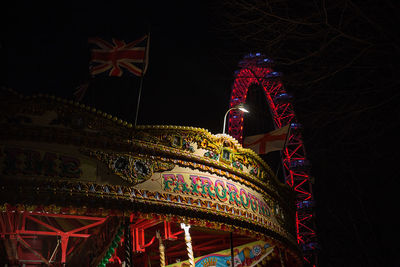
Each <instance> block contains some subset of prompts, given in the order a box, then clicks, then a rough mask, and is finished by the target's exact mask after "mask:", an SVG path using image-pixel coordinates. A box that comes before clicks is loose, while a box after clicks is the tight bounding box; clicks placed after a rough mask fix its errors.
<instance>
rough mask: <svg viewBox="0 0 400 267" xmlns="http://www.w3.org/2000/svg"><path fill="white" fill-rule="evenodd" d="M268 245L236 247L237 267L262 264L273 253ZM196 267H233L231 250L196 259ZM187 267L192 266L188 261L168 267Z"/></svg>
mask: <svg viewBox="0 0 400 267" xmlns="http://www.w3.org/2000/svg"><path fill="white" fill-rule="evenodd" d="M273 250H274V249H273V247H271V246H270V245H269V244H268V243H266V242H264V241H255V242H252V243H248V244H245V245H241V246H238V247H235V248H234V249H233V252H234V261H235V265H234V266H235V267H250V266H255V265H256V264H257V263H259V262H261V261H262V260H263V259H264V258H265V257H266V256H268V255H269V254H270V253H272V251H273ZM194 262H195V267H226V266H231V250H230V249H226V250H222V251H218V252H216V253H212V254H208V255H204V256H201V257H198V258H195V259H194ZM184 266H185V267H186V266H190V265H189V262H188V261H183V262H177V263H173V264H170V265H167V267H184Z"/></svg>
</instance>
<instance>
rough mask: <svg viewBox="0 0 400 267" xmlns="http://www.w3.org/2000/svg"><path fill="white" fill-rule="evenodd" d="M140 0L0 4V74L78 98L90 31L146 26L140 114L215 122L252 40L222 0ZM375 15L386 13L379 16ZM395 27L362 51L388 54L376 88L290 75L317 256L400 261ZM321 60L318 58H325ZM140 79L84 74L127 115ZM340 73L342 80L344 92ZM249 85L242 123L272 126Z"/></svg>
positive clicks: (339, 261) (141, 120)
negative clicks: (302, 82) (389, 45)
mask: <svg viewBox="0 0 400 267" xmlns="http://www.w3.org/2000/svg"><path fill="white" fill-rule="evenodd" d="M135 2H136V1H135ZM146 3H147V4H143V3H131V4H130V5H129V6H124V5H122V4H116V3H114V2H108V3H104V2H101V1H99V2H93V3H92V4H91V5H89V4H86V6H82V5H81V4H79V5H77V4H74V3H73V2H68V3H67V2H65V3H59V2H53V4H52V5H44V4H38V3H37V2H30V3H21V2H18V4H10V5H8V7H7V8H5V10H3V14H6V15H5V17H4V18H3V19H4V20H3V23H2V27H3V31H2V40H1V56H2V64H3V72H2V81H1V85H2V86H5V87H8V88H12V89H14V90H15V91H17V92H20V93H23V94H25V95H32V94H37V93H48V94H52V95H56V96H60V97H63V98H67V99H73V92H74V90H75V88H76V87H77V86H79V85H80V84H82V83H84V82H86V81H88V79H89V73H88V61H89V57H90V53H89V47H88V43H87V39H88V37H100V38H112V37H114V38H117V39H122V40H126V41H133V40H135V39H137V38H139V37H141V36H143V35H144V34H146V33H147V32H148V31H150V34H151V41H150V62H149V67H148V72H147V73H146V75H145V78H144V83H143V91H142V98H141V103H140V111H139V116H138V124H141V125H159V124H162V125H181V126H194V127H200V128H205V129H208V130H209V131H210V132H211V133H213V134H217V133H221V132H222V125H223V117H224V114H225V112H226V110H227V109H228V105H229V102H228V101H229V97H230V93H231V86H232V83H233V74H234V71H235V70H236V69H238V66H237V63H238V62H239V60H240V59H241V58H242V57H243V56H244V55H245V54H247V53H249V52H256V51H255V48H254V47H251V46H244V45H243V43H240V42H239V41H237V40H235V39H234V38H231V37H226V36H225V35H224V34H222V33H221V31H223V30H221V24H220V21H221V20H223V18H222V17H223V16H222V15H221V16H220V15H219V14H220V13H223V10H218V9H216V7H214V6H212V5H206V4H203V2H201V1H199V2H192V1H185V2H184V1H182V2H174V1H172V2H170V1H169V2H167V3H166V2H161V1H160V3H159V2H158V1H152V2H151V3H148V2H146ZM204 3H205V2H204ZM388 3H389V1H388ZM393 8H395V6H394V7H393ZM396 8H398V7H396ZM376 13H379V12H376ZM356 15H359V14H355V16H356ZM379 20H383V21H384V22H385V23H383V24H385V25H388V24H390V25H392V24H391V23H392V22H387V23H386V21H385V18H384V16H381V17H379ZM387 20H388V21H389V18H388V19H387ZM393 38H394V39H393V40H392V41H393V47H397V48H394V51H396V52H397V54H393V55H392V56H390V55H389V56H387V57H383V58H382V57H381V58H379V59H376V58H371V59H366V62H367V61H368V62H370V63H374V62H375V61H376V62H377V64H382V66H383V67H382V70H383V71H382V72H381V73H380V74H379V75H377V74H376V73H373V74H368V73H367V72H366V73H365V75H366V78H365V79H368V78H370V77H371V76H373V79H372V78H371V83H372V84H373V85H374V88H375V90H374V91H373V93H370V94H365V92H364V91H363V90H362V89H363V88H361V86H359V87H357V86H350V85H349V84H351V83H352V77H354V75H355V74H354V73H351V72H347V73H346V74H343V75H342V76H333V77H332V78H331V79H332V81H331V83H330V85H332V87H329V91H328V90H325V91H324V88H320V89H317V90H315V91H313V92H310V91H305V90H301V89H299V88H296V87H294V86H288V87H287V91H288V92H290V93H292V94H293V95H294V96H295V100H294V106H295V110H296V113H297V116H298V119H299V121H300V123H302V124H303V125H304V140H305V143H306V149H307V155H308V158H309V159H310V161H311V163H312V171H311V172H312V174H313V176H314V177H315V185H314V190H315V191H314V194H315V199H316V203H317V207H316V224H317V230H318V237H319V243H320V246H321V252H320V266H400V260H399V256H398V253H397V250H398V248H399V245H398V233H399V229H398V222H397V219H396V215H397V211H398V210H399V209H398V206H397V205H398V202H399V201H398V195H399V194H398V192H397V188H398V186H399V181H398V180H399V179H400V175H399V171H398V169H397V165H398V162H399V157H398V152H397V150H396V146H398V142H397V140H398V137H397V135H398V134H397V131H398V130H397V128H398V122H399V114H400V113H399V111H398V110H397V106H398V104H399V93H398V88H399V87H398V79H399V76H398V74H399V72H398V69H399V68H398V64H397V63H398V62H399V61H398V60H397V59H398V56H399V54H398V53H399V49H398V47H399V42H398V37H393ZM379 49H381V50H383V49H385V48H383V47H376V51H380V50H379ZM396 58H397V59H396ZM319 64H321V67H324V65H323V64H324V62H320V63H319ZM360 64H361V63H360ZM366 65H367V64H365V66H366ZM363 66H364V65H360V69H362V67H363ZM288 68H289V67H288ZM277 70H278V71H281V70H280V69H277ZM289 71H290V69H289ZM292 71H293V70H292ZM368 75H369V76H368ZM336 77H337V78H336ZM305 79H306V77H305ZM139 82H140V79H139V78H138V77H132V76H124V77H122V78H109V79H94V80H90V85H89V88H88V92H87V95H86V96H85V99H84V102H85V103H87V104H89V105H91V106H95V107H96V108H98V109H100V110H103V111H105V112H107V113H110V114H113V115H117V116H118V117H120V118H122V119H124V120H128V121H130V122H132V123H133V121H134V117H135V110H136V102H137V94H138V88H139ZM393 83H395V84H397V85H396V86H392V84H393ZM333 85H335V86H336V87H335V86H333ZM346 85H349V87H348V91H347V92H346V93H343V92H344V91H343V90H342V88H344V87H346ZM335 88H337V91H336V89H335ZM376 88H378V89H376ZM394 88H395V89H394ZM251 94H252V96H251V97H250V96H249V97H250V102H251V103H249V104H253V109H252V107H251V105H249V109H250V110H251V113H250V114H249V115H247V116H248V117H245V120H246V118H247V120H248V121H249V123H247V124H245V126H246V127H247V128H248V129H247V130H246V129H245V131H247V132H248V133H251V134H256V133H257V132H255V131H265V130H270V128H271V121H270V120H271V118H270V117H269V112H267V111H266V110H267V107H266V106H264V107H263V106H262V105H265V103H263V102H262V101H263V100H260V99H262V94H260V93H259V92H258V93H257V89H254V90H252V91H251ZM260 101H261V102H260ZM351 101H354V106H357V105H360V108H359V109H358V111H357V112H358V113H357V112H354V111H349V112H348V113H346V112H345V111H344V112H338V110H339V109H340V108H341V103H344V102H351ZM339 111H340V110H339ZM336 114H337V115H336ZM316 118H318V119H316ZM320 118H326V119H320ZM250 122H251V123H250ZM257 122H259V123H257ZM254 129H257V130H254ZM258 133H261V132H258ZM272 165H274V166H272ZM271 167H272V168H274V167H275V163H271Z"/></svg>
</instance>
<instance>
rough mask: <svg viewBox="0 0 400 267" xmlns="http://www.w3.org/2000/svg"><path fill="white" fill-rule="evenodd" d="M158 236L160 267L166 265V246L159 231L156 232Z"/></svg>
mask: <svg viewBox="0 0 400 267" xmlns="http://www.w3.org/2000/svg"><path fill="white" fill-rule="evenodd" d="M156 236H157V238H158V241H159V245H158V248H159V250H160V267H165V246H164V244H163V242H162V238H161V235H160V232H159V231H157V232H156Z"/></svg>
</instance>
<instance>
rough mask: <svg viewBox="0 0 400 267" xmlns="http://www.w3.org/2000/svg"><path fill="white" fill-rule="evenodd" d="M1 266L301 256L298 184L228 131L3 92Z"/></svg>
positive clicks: (199, 265) (260, 260)
mask: <svg viewBox="0 0 400 267" xmlns="http://www.w3.org/2000/svg"><path fill="white" fill-rule="evenodd" d="M0 110H1V112H0V124H1V127H0V264H2V266H108V267H111V266H126V267H128V266H145V267H150V266H168V267H183V266H190V267H203V266H204V267H206V266H208V267H211V266H221V267H222V266H240V267H245V266H285V267H290V266H301V265H302V255H301V252H300V250H299V248H298V245H297V241H296V229H295V205H294V197H295V196H294V193H293V192H292V189H290V188H289V187H288V186H287V185H284V184H282V183H280V182H279V181H278V179H277V178H276V176H275V175H274V173H273V172H272V171H271V169H270V168H269V166H268V165H267V164H266V163H265V162H264V161H263V160H262V159H261V158H260V157H259V156H258V155H256V154H255V153H254V152H253V151H252V150H249V149H245V148H243V147H242V146H241V145H240V144H239V143H238V142H237V141H236V139H234V138H232V137H231V136H229V135H225V134H217V135H213V134H211V133H209V132H208V131H207V130H204V129H200V128H193V127H181V126H137V127H134V126H133V125H132V124H130V123H128V122H126V121H122V120H120V119H118V118H116V117H114V116H112V115H110V114H107V113H104V112H102V111H99V110H96V109H95V108H93V107H89V106H86V105H83V104H80V103H77V102H73V101H68V100H64V99H60V98H57V97H54V96H47V95H37V96H30V97H27V96H22V95H19V94H17V93H15V92H13V91H11V90H3V91H1V92H0Z"/></svg>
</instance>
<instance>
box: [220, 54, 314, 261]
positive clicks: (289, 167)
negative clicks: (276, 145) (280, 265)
mask: <svg viewBox="0 0 400 267" xmlns="http://www.w3.org/2000/svg"><path fill="white" fill-rule="evenodd" d="M272 63H273V62H272V60H270V59H268V58H266V57H265V56H264V55H262V54H261V53H255V54H248V55H246V56H245V57H244V58H243V60H241V61H240V62H239V67H240V69H239V70H238V71H236V72H235V77H234V79H235V80H234V84H233V88H232V94H231V98H230V108H232V107H235V106H236V105H238V104H240V103H245V102H246V97H247V93H248V89H249V87H250V86H252V85H254V84H255V85H257V86H259V87H261V88H262V89H263V90H264V93H265V97H266V100H267V103H268V106H269V111H270V113H271V116H272V118H273V124H274V127H275V129H278V128H281V127H283V126H286V125H288V124H289V125H290V131H289V137H288V139H287V143H286V147H285V148H284V150H283V151H282V152H281V160H282V165H283V173H284V178H285V183H286V184H288V185H289V186H290V187H292V188H293V190H294V191H295V194H296V231H297V241H298V244H299V246H300V247H301V249H302V250H303V255H304V261H305V263H306V264H307V265H308V264H310V265H311V266H315V264H316V261H317V247H318V245H317V241H316V232H315V224H314V211H313V210H314V198H313V192H312V184H313V180H312V177H311V175H310V164H309V161H308V160H307V158H306V151H305V148H304V142H303V140H302V133H301V128H302V126H301V124H299V122H298V121H297V119H296V115H295V112H294V109H293V104H292V96H291V95H290V94H288V93H287V92H286V90H285V89H284V87H283V85H282V82H281V80H280V76H281V74H280V73H279V72H276V71H274V70H273V69H272V68H271V65H272ZM228 123H229V128H228V129H229V130H228V131H229V134H230V135H231V136H233V137H234V138H236V139H237V140H239V142H240V143H243V113H242V112H239V111H237V110H232V112H231V113H230V116H229V120H228Z"/></svg>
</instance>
